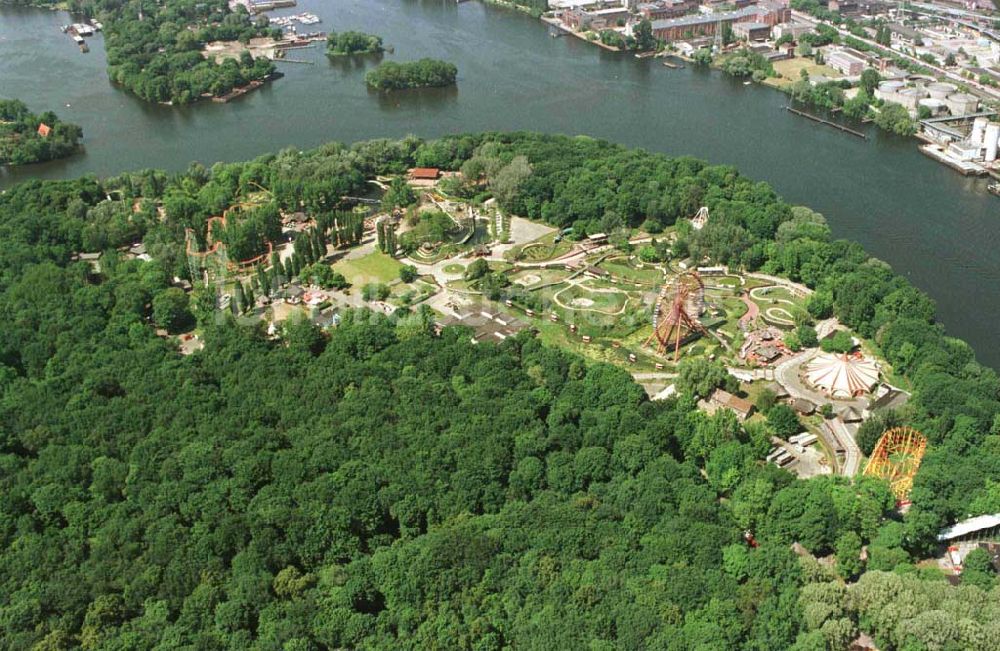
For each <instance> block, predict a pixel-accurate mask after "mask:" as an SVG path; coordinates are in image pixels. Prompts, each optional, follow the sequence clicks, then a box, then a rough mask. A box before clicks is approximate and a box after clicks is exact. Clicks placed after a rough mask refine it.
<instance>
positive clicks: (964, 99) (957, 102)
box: [945, 93, 979, 115]
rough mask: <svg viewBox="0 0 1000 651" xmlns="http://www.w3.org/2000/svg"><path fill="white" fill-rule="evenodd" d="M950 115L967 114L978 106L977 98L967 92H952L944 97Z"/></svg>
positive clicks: (974, 110) (973, 111)
mask: <svg viewBox="0 0 1000 651" xmlns="http://www.w3.org/2000/svg"><path fill="white" fill-rule="evenodd" d="M945 102H947V103H948V110H949V111H951V114H952V115H968V114H969V113H975V112H976V109H978V108H979V98H978V97H976V96H975V95H969V94H968V93H952V94H951V95H948V97H947V98H946V99H945Z"/></svg>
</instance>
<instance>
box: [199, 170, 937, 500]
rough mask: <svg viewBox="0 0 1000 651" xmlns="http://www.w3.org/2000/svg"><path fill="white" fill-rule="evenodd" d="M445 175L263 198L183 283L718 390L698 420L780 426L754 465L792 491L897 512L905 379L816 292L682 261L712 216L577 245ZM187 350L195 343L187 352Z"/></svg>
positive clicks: (231, 303)
mask: <svg viewBox="0 0 1000 651" xmlns="http://www.w3.org/2000/svg"><path fill="white" fill-rule="evenodd" d="M455 174H457V173H447V172H444V173H443V172H440V171H438V170H433V169H424V168H417V169H413V170H409V171H408V172H407V173H406V174H405V175H397V176H384V177H377V178H375V179H372V180H371V181H370V182H369V184H370V188H371V192H370V194H368V195H367V196H363V197H339V198H337V199H336V200H334V201H329V200H323V201H321V202H320V204H319V205H316V206H307V205H303V206H302V209H301V210H300V211H296V212H285V211H281V210H278V209H277V208H275V207H274V205H275V202H274V201H273V199H272V197H271V196H270V195H269V193H268V191H267V190H265V189H263V188H261V189H260V191H259V192H256V193H254V194H253V195H250V196H248V197H244V198H243V199H242V200H241V201H240V202H239V203H236V204H234V205H233V206H232V207H231V208H229V209H227V210H225V211H223V213H222V214H221V215H219V216H218V217H215V218H212V219H211V220H209V222H208V223H207V225H206V228H205V230H204V231H203V233H202V234H198V233H195V232H193V231H189V232H188V234H187V259H188V263H189V265H190V266H191V270H192V277H193V278H199V279H201V281H202V283H203V284H205V285H206V286H214V287H215V288H216V295H217V298H218V300H217V307H218V309H220V310H231V311H233V313H234V314H236V315H237V316H238V317H239V318H244V319H255V320H259V321H261V322H263V323H265V324H266V329H267V332H268V333H269V334H271V335H273V336H278V334H279V333H280V332H281V329H282V328H283V327H284V326H285V325H286V324H287V323H290V322H294V321H296V320H299V319H308V320H311V321H312V322H313V323H315V324H317V325H320V326H323V327H331V326H335V325H336V324H337V323H338V320H339V314H340V312H341V311H342V310H344V309H348V308H359V307H366V308H369V309H372V310H374V311H376V312H382V313H384V314H391V313H393V312H395V311H396V310H398V309H401V308H402V309H405V310H415V311H416V312H417V313H421V314H423V315H424V318H427V319H431V320H432V321H433V327H435V328H443V327H445V326H456V325H457V326H464V327H466V328H468V329H469V332H470V336H471V337H472V340H473V341H474V342H496V343H499V342H501V341H503V340H504V339H506V338H509V337H513V336H516V335H517V334H518V333H519V332H522V331H525V330H527V331H531V332H534V333H535V335H536V336H537V337H538V338H540V339H541V340H542V341H544V342H546V343H548V344H551V345H555V346H559V347H562V348H566V349H569V350H571V351H573V352H575V353H577V354H579V355H580V356H582V357H583V358H585V359H588V360H591V361H594V362H605V363H610V364H614V365H617V366H620V367H622V368H624V369H627V370H628V372H629V373H630V374H631V375H632V376H633V378H635V380H636V381H637V382H639V383H640V384H641V385H642V386H643V387H644V388H645V389H646V391H647V393H648V394H649V396H650V397H651V398H652V399H653V400H662V399H668V398H670V397H671V396H672V395H674V394H675V393H678V392H679V388H678V385H679V384H680V383H681V382H683V381H684V376H685V374H691V373H693V372H694V371H692V369H698V368H704V367H712V368H718V369H722V370H723V372H724V374H726V377H727V380H726V381H725V382H724V383H722V384H721V385H719V386H716V387H715V388H714V389H713V390H711V391H709V392H706V394H705V395H698V407H699V408H700V409H701V410H703V411H704V412H705V413H706V414H708V415H712V414H715V413H717V412H719V411H720V410H727V411H731V412H733V413H734V414H735V416H736V417H737V418H738V419H739V420H740V421H742V422H744V423H745V426H746V427H756V426H757V425H755V423H757V424H760V425H763V424H765V423H768V424H770V422H771V420H772V418H773V416H771V413H772V412H774V411H775V410H774V408H773V406H774V405H776V404H777V405H783V407H782V410H783V413H786V414H787V413H790V414H792V416H791V417H788V418H787V419H786V420H787V422H786V424H785V425H784V426H783V427H781V428H777V429H780V432H779V431H777V430H776V431H775V432H774V434H773V435H772V436H771V437H770V443H771V448H770V451H769V452H768V454H767V455H766V458H765V461H766V462H767V463H772V464H774V465H776V466H778V467H781V468H784V469H786V470H788V471H790V472H792V473H795V474H796V475H798V476H799V477H803V478H805V477H810V476H815V475H823V474H828V475H843V476H847V477H852V476H860V475H867V476H874V477H880V478H883V479H885V480H886V481H887V482H888V483H889V485H890V487H891V490H892V492H893V494H894V495H895V497H896V499H897V502H898V505H899V507H900V508H902V509H905V508H906V506H907V504H908V495H909V492H910V489H911V487H912V482H913V477H914V475H915V474H916V471H917V468H918V467H919V465H920V462H921V459H922V457H923V454H924V451H925V450H926V447H927V439H926V438H925V437H924V436H923V435H922V434H921V433H920V432H918V431H916V430H914V429H911V428H908V427H903V426H893V427H889V426H886V427H885V428H884V429H883V430H880V431H877V432H875V433H874V434H873V432H872V431H873V429H876V428H877V427H878V424H879V423H881V422H882V421H881V420H880V418H881V416H880V415H881V414H885V413H891V412H893V411H894V410H899V409H900V408H902V407H904V406H905V404H906V402H907V400H908V399H909V393H908V392H907V390H906V387H907V386H908V385H907V383H906V381H905V378H900V377H897V376H896V375H895V374H894V372H893V369H891V368H890V367H889V366H888V365H887V364H886V363H885V362H884V361H883V360H882V359H880V356H879V354H878V351H877V348H876V347H874V346H873V345H872V344H871V343H870V342H868V341H865V340H864V339H863V338H861V337H859V336H858V334H857V333H854V332H851V331H850V330H849V329H848V328H846V327H845V326H843V325H842V324H840V323H838V322H837V320H836V319H834V318H823V319H817V318H814V317H813V315H812V314H811V312H810V305H811V303H812V302H813V301H814V297H813V294H814V292H813V290H811V289H810V288H808V287H806V286H804V285H802V284H799V283H796V282H792V281H790V280H788V279H786V278H782V277H780V276H777V275H768V274H765V273H750V272H745V271H742V270H736V269H730V268H729V267H727V266H725V265H720V264H717V263H715V262H714V261H713V260H711V259H710V258H709V257H707V256H705V255H703V254H701V253H699V252H698V251H696V250H692V248H691V247H690V246H689V245H688V242H689V241H690V240H691V239H692V235H693V234H694V233H695V232H696V231H698V230H700V229H703V228H705V227H706V225H707V224H709V223H710V222H711V219H712V215H711V214H710V212H709V210H708V208H701V209H700V210H698V211H697V212H696V213H695V214H694V215H691V217H690V218H688V219H681V220H678V221H677V223H675V224H673V225H671V226H670V227H668V228H666V229H665V230H662V231H661V232H656V233H649V232H643V231H642V230H640V229H632V230H631V231H626V232H621V230H620V229H619V230H618V231H616V232H614V233H611V234H608V233H601V232H576V231H575V230H574V229H573V228H563V229H559V228H555V227H553V226H550V225H547V224H542V223H539V222H536V221H531V220H528V219H525V218H522V217H519V216H517V215H510V214H505V213H504V212H503V211H502V210H501V209H500V208H499V207H498V205H497V202H496V201H495V200H494V199H486V200H484V201H476V200H473V199H469V198H463V197H462V196H460V195H458V194H456V193H453V192H451V188H452V186H453V184H452V183H449V179H450V176H449V175H451V176H454V175H455ZM193 336H194V337H195V338H196V337H197V335H196V334H195V335H193Z"/></svg>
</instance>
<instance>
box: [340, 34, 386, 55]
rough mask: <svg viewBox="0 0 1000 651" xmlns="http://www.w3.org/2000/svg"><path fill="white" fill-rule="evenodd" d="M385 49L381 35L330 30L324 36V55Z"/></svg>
mask: <svg viewBox="0 0 1000 651" xmlns="http://www.w3.org/2000/svg"><path fill="white" fill-rule="evenodd" d="M384 51H385V47H384V46H383V45H382V37H381V36H375V35H374V34H365V33H363V32H354V31H347V32H341V33H339V34H338V33H337V32H330V34H329V35H328V36H327V37H326V55H327V56H330V57H337V56H351V55H362V54H381V53H382V52H384Z"/></svg>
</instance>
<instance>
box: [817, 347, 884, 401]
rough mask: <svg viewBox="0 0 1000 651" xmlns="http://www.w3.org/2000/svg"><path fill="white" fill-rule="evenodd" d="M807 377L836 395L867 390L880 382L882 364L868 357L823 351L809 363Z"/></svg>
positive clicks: (842, 396)
mask: <svg viewBox="0 0 1000 651" xmlns="http://www.w3.org/2000/svg"><path fill="white" fill-rule="evenodd" d="M805 375H806V379H807V380H808V381H809V383H810V384H812V385H813V386H815V387H818V388H819V389H821V390H823V391H825V392H826V393H828V394H830V395H831V396H833V397H834V398H850V397H852V396H855V395H857V394H859V393H867V392H868V391H870V390H871V388H872V387H873V386H875V384H876V383H877V382H878V366H876V365H875V362H873V361H871V360H870V359H866V358H863V357H862V358H857V357H850V356H848V355H833V354H831V353H820V354H819V355H817V356H816V357H814V358H813V359H811V360H809V362H808V363H807V364H806V365H805Z"/></svg>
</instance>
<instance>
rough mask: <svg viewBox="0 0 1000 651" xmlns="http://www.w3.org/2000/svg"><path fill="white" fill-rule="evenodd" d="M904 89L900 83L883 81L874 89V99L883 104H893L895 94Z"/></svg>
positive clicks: (904, 85)
mask: <svg viewBox="0 0 1000 651" xmlns="http://www.w3.org/2000/svg"><path fill="white" fill-rule="evenodd" d="M904 88H906V84H905V83H903V82H902V81H883V82H882V83H880V84H879V85H878V87H877V88H876V89H875V98H876V99H880V100H882V101H884V102H895V101H896V93H898V92H899V91H901V90H903V89H904Z"/></svg>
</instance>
